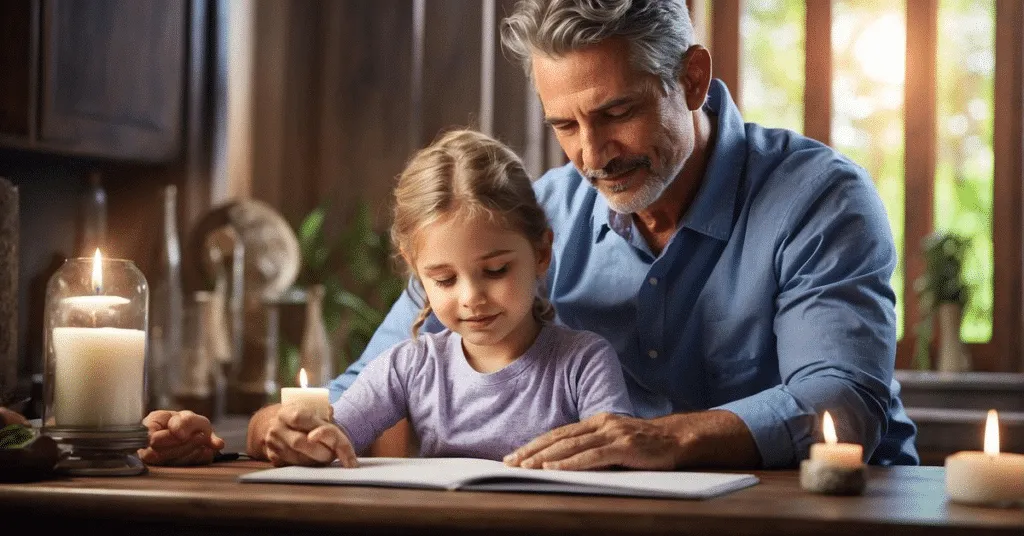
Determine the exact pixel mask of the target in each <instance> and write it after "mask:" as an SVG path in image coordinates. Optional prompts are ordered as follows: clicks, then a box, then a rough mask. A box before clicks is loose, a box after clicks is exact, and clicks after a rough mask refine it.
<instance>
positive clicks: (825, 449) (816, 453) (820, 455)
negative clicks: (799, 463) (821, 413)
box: [810, 411, 864, 468]
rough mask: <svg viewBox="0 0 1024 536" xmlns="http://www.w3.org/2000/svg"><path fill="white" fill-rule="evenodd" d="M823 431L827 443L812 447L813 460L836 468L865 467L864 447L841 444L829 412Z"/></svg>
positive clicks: (826, 415) (826, 413)
mask: <svg viewBox="0 0 1024 536" xmlns="http://www.w3.org/2000/svg"><path fill="white" fill-rule="evenodd" d="M822 431H823V432H824V435H825V442H824V443H815V444H813V445H811V458H810V459H811V460H813V461H816V462H820V463H822V464H824V465H829V466H834V467H849V468H855V467H860V466H862V465H864V447H863V446H861V445H858V444H856V443H840V442H839V438H838V437H837V436H836V428H835V424H833V422H832V416H831V415H829V414H828V412H827V411H826V412H825V417H824V419H823V422H822Z"/></svg>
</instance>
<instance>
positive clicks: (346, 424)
mask: <svg viewBox="0 0 1024 536" xmlns="http://www.w3.org/2000/svg"><path fill="white" fill-rule="evenodd" d="M420 346H421V345H419V344H416V343H414V342H412V341H410V342H408V343H406V344H398V345H396V346H395V347H393V348H391V349H389V350H387V351H385V352H384V353H383V354H382V355H381V356H380V357H378V358H377V359H375V360H373V361H372V362H370V363H368V364H367V365H366V367H365V368H363V371H362V373H361V374H359V377H357V378H356V379H355V381H353V382H352V385H350V386H349V388H348V389H346V390H345V392H344V393H342V394H341V396H340V397H339V398H338V399H337V400H336V401H334V402H333V403H332V404H331V405H332V407H333V408H334V422H335V424H337V425H338V426H340V427H341V428H342V430H344V431H345V434H346V435H348V438H349V440H350V441H351V442H352V447H353V448H354V449H355V451H356V452H357V453H362V452H364V451H365V450H366V449H367V448H368V447H369V446H370V444H371V443H373V441H374V440H375V439H377V437H378V436H379V435H380V434H382V433H383V432H384V431H385V430H387V429H388V428H390V427H392V426H394V425H395V423H397V422H398V421H400V420H402V418H404V417H405V416H406V414H407V413H408V411H407V408H408V404H407V400H408V397H407V396H406V389H405V386H406V381H405V380H406V379H407V378H405V374H404V372H403V370H400V369H401V365H402V363H403V362H408V358H409V357H410V356H408V355H406V354H407V353H409V352H415V351H416V348H419V347H420Z"/></svg>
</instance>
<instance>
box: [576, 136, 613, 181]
mask: <svg viewBox="0 0 1024 536" xmlns="http://www.w3.org/2000/svg"><path fill="white" fill-rule="evenodd" d="M580 153H581V155H580V156H581V159H582V161H583V168H584V169H586V170H593V171H597V170H601V169H604V167H605V166H607V165H608V162H611V160H612V159H613V158H615V157H616V156H618V155H617V154H616V153H615V151H614V144H613V143H611V142H610V141H609V140H608V138H607V136H605V134H604V133H603V132H602V131H601V129H596V128H585V129H582V130H581V133H580Z"/></svg>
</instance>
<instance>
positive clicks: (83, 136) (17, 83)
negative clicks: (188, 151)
mask: <svg viewBox="0 0 1024 536" xmlns="http://www.w3.org/2000/svg"><path fill="white" fill-rule="evenodd" d="M188 9H189V2H185V1H178V0H170V1H167V0H141V1H140V0H89V1H87V2H82V1H78V0H13V1H11V0H7V1H5V2H3V3H0V20H3V23H2V25H3V26H2V28H3V29H4V30H7V31H6V32H5V35H3V36H0V50H3V49H5V48H7V47H8V46H9V47H10V49H9V50H7V51H4V52H0V72H6V73H11V74H12V76H10V77H4V78H5V80H4V81H3V82H0V90H2V91H3V93H2V95H3V96H2V97H0V144H3V145H6V146H11V147H17V148H23V149H31V150H40V151H46V152H56V153H66V154H75V155H82V156H91V157H100V158H110V159H119V160H132V161H145V162H165V161H170V160H173V159H175V158H176V157H177V156H178V154H179V153H180V151H181V140H182V130H183V128H182V116H183V113H182V110H183V98H184V88H185V86H184V84H185V67H186V64H185V62H186V60H187V54H186V50H187V49H186V47H187V46H188V37H187V31H188V23H187V21H188V18H187V17H188Z"/></svg>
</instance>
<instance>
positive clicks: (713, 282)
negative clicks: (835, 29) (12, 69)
mask: <svg viewBox="0 0 1024 536" xmlns="http://www.w3.org/2000/svg"><path fill="white" fill-rule="evenodd" d="M704 109H705V111H706V112H707V113H708V114H709V115H710V116H711V118H712V120H713V121H715V123H716V125H717V128H716V129H715V134H714V135H715V142H714V148H713V151H712V154H711V156H710V159H709V161H708V167H707V172H706V175H705V178H704V183H703V185H702V186H701V189H700V191H699V192H698V194H697V197H696V199H695V201H694V203H693V205H692V206H691V207H690V208H689V210H688V211H687V212H686V214H685V215H684V217H683V219H682V221H681V222H680V224H679V227H678V229H677V230H676V232H675V234H674V235H673V237H672V238H671V240H670V241H669V243H668V244H667V246H666V247H665V248H664V249H663V251H662V252H661V253H660V254H658V255H655V254H654V253H653V252H652V251H651V249H650V247H649V246H648V245H647V243H646V242H645V241H644V239H643V236H642V235H641V234H640V232H639V230H638V229H637V228H636V225H635V223H634V222H633V220H632V218H631V217H630V216H628V215H619V214H617V213H615V212H613V211H611V210H610V209H609V208H608V204H607V203H606V201H605V199H604V198H603V197H602V196H601V195H600V194H598V192H597V191H596V190H595V189H594V188H593V187H592V186H591V185H590V184H589V183H588V182H587V181H586V180H585V179H584V178H583V177H582V176H581V175H580V174H579V173H578V172H577V170H576V169H575V168H574V167H573V166H572V165H571V164H570V165H566V166H564V167H561V168H557V169H554V170H551V171H549V172H548V173H546V174H545V175H544V176H543V177H541V178H540V179H539V180H537V181H536V183H535V185H534V186H535V191H536V193H537V196H538V199H539V200H540V202H541V204H542V205H543V206H544V208H545V210H546V212H547V214H548V218H549V219H550V222H551V226H552V228H553V229H554V235H555V241H554V254H553V261H552V263H551V268H550V270H549V272H548V278H547V287H548V290H549V293H550V298H551V301H552V302H553V303H554V305H555V308H556V310H557V312H558V321H559V322H562V323H564V324H566V325H568V326H570V327H573V328H578V329H587V330H590V331H594V332H596V333H598V334H600V335H602V336H604V337H605V338H607V339H608V340H609V341H611V343H612V345H613V346H614V347H615V350H616V351H617V352H618V354H619V358H620V361H621V362H622V366H623V370H624V372H625V376H626V383H627V388H628V390H629V394H630V398H631V399H632V401H633V404H634V407H635V409H636V412H637V414H638V415H640V416H643V417H656V416H662V415H666V414H669V413H676V412H687V411H698V410H704V409H709V408H719V409H725V410H728V411H731V412H733V413H735V414H736V415H737V416H739V417H740V419H742V420H743V422H744V423H745V424H746V425H747V427H748V428H750V431H751V432H752V434H753V437H754V440H755V442H756V444H757V448H758V450H759V451H760V454H761V459H762V461H763V463H764V466H765V467H792V466H794V465H796V464H797V463H799V461H800V460H801V459H803V458H806V457H807V454H808V451H809V449H810V445H811V444H812V443H814V442H817V441H821V432H820V429H821V418H822V415H823V413H824V412H825V411H826V410H828V411H829V412H830V413H831V414H832V417H833V419H834V420H835V423H836V428H837V431H838V435H839V440H840V441H844V442H855V443H860V444H862V445H863V446H864V452H865V457H866V458H867V459H868V460H869V461H870V462H871V463H876V464H883V465H888V464H916V463H918V457H917V451H916V449H915V446H914V437H915V435H916V427H915V426H914V424H913V423H912V422H911V421H910V419H909V418H908V417H907V415H906V412H905V411H904V410H903V406H902V403H901V401H900V398H899V384H898V383H897V382H896V380H895V379H894V378H893V367H894V363H895V353H896V327H895V326H896V320H895V308H894V303H895V296H894V294H893V291H892V288H891V286H890V283H889V279H890V277H891V276H892V272H893V269H894V268H895V266H896V250H895V247H894V245H893V240H892V233H891V231H890V229H889V224H888V220H887V219H886V213H885V208H884V206H883V205H882V202H881V199H880V198H879V196H878V194H877V191H876V190H875V188H874V185H873V183H872V181H871V179H870V177H869V176H868V175H867V173H866V172H865V171H864V170H863V169H862V168H860V167H858V166H857V165H856V164H854V163H852V162H851V161H850V160H848V159H847V158H845V157H843V156H842V155H841V154H839V153H838V152H836V151H835V150H833V149H831V148H830V147H828V146H825V145H822V144H820V143H818V142H816V141H814V140H811V139H809V138H806V137H803V136H800V135H799V134H796V133H794V132H792V131H788V130H781V129H766V128H763V127H760V126H758V125H755V124H751V123H747V124H744V123H743V120H742V118H741V117H740V115H739V111H738V110H737V109H736V106H735V104H734V103H733V101H732V98H731V97H730V95H729V93H728V90H727V89H726V87H725V85H724V84H722V83H721V82H720V81H718V80H713V81H712V85H711V90H710V92H709V95H708V100H707V103H706V104H705V107H704ZM418 311H419V304H418V303H417V300H416V299H415V298H414V297H413V295H412V294H411V293H408V292H407V293H405V295H403V296H402V298H400V299H399V300H398V302H397V303H396V304H395V305H394V307H393V308H392V310H391V311H390V313H389V314H388V316H387V318H386V320H385V321H384V323H383V325H382V326H381V327H380V328H379V329H378V331H377V333H376V334H375V335H374V337H373V339H372V340H371V341H370V344H369V346H368V347H367V349H366V351H365V352H364V353H363V355H362V357H361V358H360V359H359V361H358V362H356V363H355V364H353V365H352V366H351V367H350V368H349V369H348V370H347V371H346V372H345V373H344V374H343V375H341V376H339V377H338V378H336V379H335V380H334V381H332V382H331V384H330V387H331V393H332V400H333V399H335V398H337V397H338V396H339V395H340V393H341V391H343V390H344V389H345V388H346V387H347V386H348V385H350V384H351V382H352V380H353V379H354V378H355V376H356V375H357V374H358V373H359V371H360V370H362V368H363V366H365V364H366V363H367V362H368V361H369V360H371V359H373V358H374V357H376V356H377V355H378V354H380V353H381V352H382V351H384V350H386V349H387V348H388V347H390V346H391V345H393V344H395V343H397V342H398V341H400V340H402V339H404V338H407V337H408V336H409V327H410V326H411V325H412V322H413V320H414V319H415V317H416V315H417V313H418ZM440 327H441V326H440V324H439V323H438V322H437V321H436V319H433V318H432V319H431V320H430V321H429V322H428V323H427V325H426V329H428V330H437V329H440Z"/></svg>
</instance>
